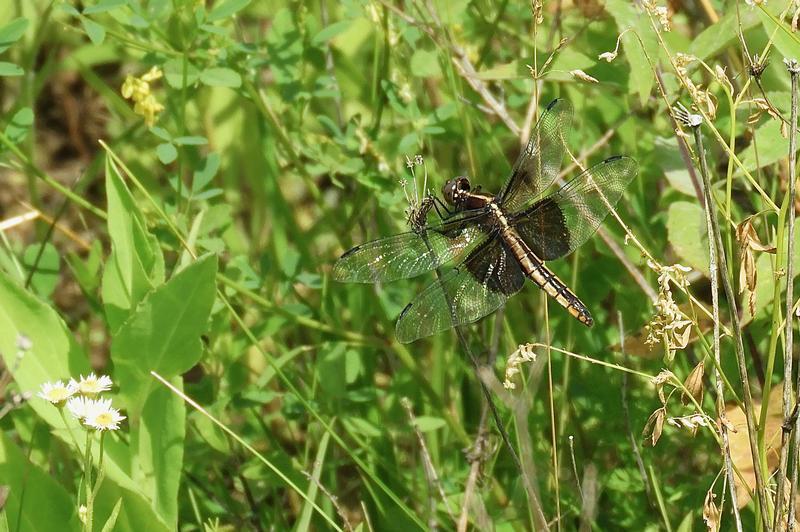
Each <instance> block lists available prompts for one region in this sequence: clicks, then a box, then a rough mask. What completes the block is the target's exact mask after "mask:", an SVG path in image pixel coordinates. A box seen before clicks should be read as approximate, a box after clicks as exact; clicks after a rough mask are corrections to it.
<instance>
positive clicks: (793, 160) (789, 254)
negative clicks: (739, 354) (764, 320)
mask: <svg viewBox="0 0 800 532" xmlns="http://www.w3.org/2000/svg"><path fill="white" fill-rule="evenodd" d="M786 66H787V68H788V69H789V73H790V74H791V78H792V117H791V121H792V124H791V128H789V185H788V190H787V191H786V194H787V196H788V198H787V200H788V201H787V205H788V209H789V234H788V235H787V237H786V240H787V242H788V246H787V250H786V341H785V344H784V346H785V349H784V353H783V364H784V370H783V371H784V382H783V417H784V419H785V420H788V419H789V417H790V416H791V410H792V404H791V402H792V348H793V347H794V345H793V341H792V340H793V334H794V329H793V324H794V320H793V319H792V316H793V314H792V305H793V303H794V293H793V286H792V283H793V282H794V261H793V255H794V215H795V200H796V198H795V185H796V183H795V179H796V177H797V174H796V172H797V169H796V166H797V155H796V152H797V106H798V103H797V76H798V74H800V64H798V63H797V61H796V60H794V59H792V60H791V61H787V63H786ZM798 390H800V373H799V374H798ZM784 434H785V432H784ZM784 443H785V442H784ZM798 448H800V446H798V426H797V422H796V421H795V426H794V433H793V434H792V447H791V451H793V452H792V454H791V456H792V457H793V458H792V468H791V471H792V480H791V488H790V491H789V501H790V503H789V518H788V523H787V526H786V528H787V529H788V530H789V531H791V530H794V519H795V504H794V500H795V495H796V493H797V469H798V468H797V460H798ZM787 460H788V451H786V445H785V444H784V445H783V446H782V447H781V464H780V465H781V467H780V468H779V470H778V495H777V497H778V498H777V499H776V501H775V508H776V510H775V517H776V519H780V512H778V509H779V508H780V507H781V505H782V504H783V479H784V471H785V467H786V465H787V464H786V461H787ZM776 528H777V527H776Z"/></svg>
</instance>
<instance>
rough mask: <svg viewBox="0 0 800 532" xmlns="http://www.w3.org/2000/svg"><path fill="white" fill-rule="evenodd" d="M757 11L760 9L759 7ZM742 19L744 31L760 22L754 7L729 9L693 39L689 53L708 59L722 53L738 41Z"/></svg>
mask: <svg viewBox="0 0 800 532" xmlns="http://www.w3.org/2000/svg"><path fill="white" fill-rule="evenodd" d="M755 11H758V9H756V10H755ZM740 20H741V23H742V31H746V30H749V29H750V28H752V27H753V26H755V25H756V24H758V17H757V16H756V15H755V13H754V12H753V10H752V9H740V10H738V13H737V10H735V9H734V10H732V11H729V12H728V13H726V14H725V15H724V16H723V17H722V18H721V19H719V20H718V21H717V22H715V23H714V24H712V25H710V26H708V27H706V28H705V29H704V30H703V31H702V32H700V34H699V35H697V36H696V37H695V38H694V39H692V42H691V44H690V45H689V53H690V54H691V55H693V56H695V57H697V58H698V59H701V60H706V59H708V58H711V57H714V56H715V55H717V54H718V53H720V52H721V51H722V50H724V49H725V48H727V47H728V46H729V45H730V44H731V43H732V42H734V41H737V42H738V39H739V33H738V32H739V21H740Z"/></svg>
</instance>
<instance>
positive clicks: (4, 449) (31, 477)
mask: <svg viewBox="0 0 800 532" xmlns="http://www.w3.org/2000/svg"><path fill="white" fill-rule="evenodd" d="M51 408H52V407H51ZM0 479H2V484H3V485H4V486H6V487H8V488H9V490H8V498H7V499H5V501H4V504H3V510H4V511H5V514H6V516H7V518H8V520H9V521H8V524H9V525H10V526H9V529H10V530H31V531H45V530H79V529H80V523H79V522H78V519H77V517H78V516H77V512H76V511H75V503H74V501H73V497H72V496H71V495H70V494H69V493H67V491H66V490H65V489H64V488H62V487H61V486H60V485H59V483H58V482H56V480H55V479H54V477H51V476H50V475H49V474H48V473H46V472H45V471H42V469H41V468H40V467H39V466H37V465H36V464H35V463H33V462H32V461H31V460H30V459H29V458H28V456H26V455H25V454H24V453H23V452H22V449H20V448H19V447H17V446H16V445H15V444H14V442H12V441H11V439H10V437H9V436H8V435H7V431H2V433H0ZM43 504H44V505H46V507H47V511H42V505H43Z"/></svg>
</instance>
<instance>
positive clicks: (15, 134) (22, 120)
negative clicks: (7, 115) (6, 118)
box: [5, 107, 33, 143]
mask: <svg viewBox="0 0 800 532" xmlns="http://www.w3.org/2000/svg"><path fill="white" fill-rule="evenodd" d="M32 125H33V109H31V108H30V107H23V108H22V109H20V110H19V111H17V112H16V113H14V116H12V117H11V121H10V122H9V123H8V125H7V126H6V130H5V134H6V136H7V137H8V138H9V140H11V142H15V143H16V142H20V141H21V140H23V139H24V138H25V137H26V136H27V135H28V132H29V131H30V130H31V126H32Z"/></svg>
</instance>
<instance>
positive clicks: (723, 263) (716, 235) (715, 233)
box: [676, 112, 772, 530]
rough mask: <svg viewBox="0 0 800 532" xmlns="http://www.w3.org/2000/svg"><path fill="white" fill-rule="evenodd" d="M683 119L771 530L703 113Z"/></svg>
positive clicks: (765, 520)
mask: <svg viewBox="0 0 800 532" xmlns="http://www.w3.org/2000/svg"><path fill="white" fill-rule="evenodd" d="M676 118H681V114H680V113H676ZM683 118H684V119H685V120H684V123H685V124H686V125H687V126H690V127H691V128H692V129H693V131H694V140H695V147H696V149H697V157H698V159H699V163H700V176H701V178H702V180H703V197H704V199H705V201H704V203H705V208H706V212H707V217H708V222H709V226H710V228H711V230H712V232H711V233H710V234H709V241H710V242H711V245H713V247H714V248H715V252H716V256H717V258H718V260H719V267H718V268H717V270H718V271H719V273H720V275H719V277H720V278H721V279H722V286H723V289H724V290H725V297H726V299H727V300H728V306H729V310H730V315H731V324H732V325H733V342H734V347H735V352H736V362H737V365H738V367H739V379H740V380H741V383H742V388H743V390H744V414H745V419H746V420H747V436H748V440H749V444H750V453H751V456H752V459H753V472H754V473H755V478H756V494H757V497H758V504H759V511H760V517H761V522H762V524H763V526H764V529H765V530H771V525H772V522H771V520H770V518H769V507H768V500H767V490H766V484H765V479H764V475H763V471H762V469H761V461H760V460H759V453H758V443H757V441H756V434H757V429H756V423H755V411H754V409H753V395H752V392H751V390H750V380H749V377H748V373H747V360H746V358H745V353H744V345H743V343H742V328H741V321H740V318H739V311H738V308H737V305H736V294H735V293H734V291H733V286H732V284H731V282H730V279H729V277H728V274H727V272H728V261H727V258H726V256H725V247H724V244H723V242H722V233H721V231H720V227H719V220H718V219H717V211H716V209H714V208H713V205H714V202H713V198H712V196H711V180H710V177H709V171H708V163H707V161H706V153H705V146H704V145H703V134H702V131H701V130H700V126H701V125H702V123H703V117H702V116H701V115H695V114H689V113H688V112H687V113H686V114H685V115H684V116H683ZM717 318H718V316H717ZM718 323H719V319H717V320H715V325H717V326H718ZM715 356H716V355H715ZM723 446H724V443H723Z"/></svg>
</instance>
